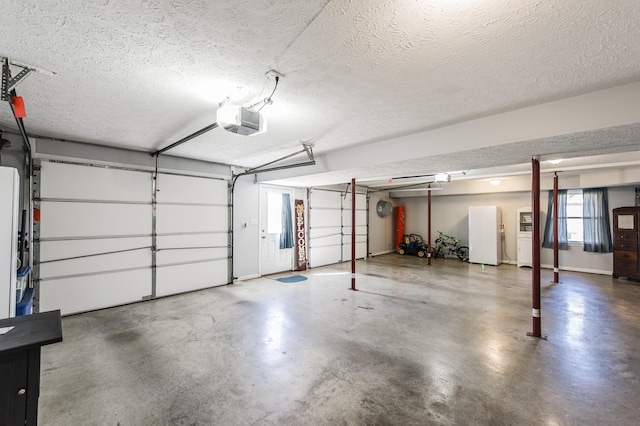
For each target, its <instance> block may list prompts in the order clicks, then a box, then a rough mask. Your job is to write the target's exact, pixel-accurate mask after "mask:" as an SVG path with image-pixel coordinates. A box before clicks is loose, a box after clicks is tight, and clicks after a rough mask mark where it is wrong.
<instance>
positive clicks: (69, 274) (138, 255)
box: [34, 161, 152, 314]
mask: <svg viewBox="0 0 640 426" xmlns="http://www.w3.org/2000/svg"><path fill="white" fill-rule="evenodd" d="M34 181H35V182H36V183H39V184H40V194H39V195H40V197H39V198H40V199H39V201H38V202H37V204H36V207H39V208H40V222H39V223H38V222H36V223H35V225H34V239H35V241H36V244H38V245H39V249H38V248H36V253H38V252H39V255H38V258H37V259H35V262H36V263H37V265H38V267H39V279H40V281H39V310H40V311H41V312H43V311H48V310H52V309H60V310H61V311H62V313H63V314H70V313H74V312H82V311H88V310H92V309H98V308H105V307H108V306H114V305H119V304H123V303H128V302H133V301H137V300H141V299H143V298H145V297H150V296H151V245H152V238H151V229H152V225H151V217H152V216H151V191H150V190H149V188H150V187H151V174H150V173H146V172H136V171H128V170H118V169H112V168H104V167H90V166H83V165H74V164H63V163H54V162H48V161H43V162H42V165H41V170H40V172H39V173H38V172H36V173H35V177H34ZM36 198H37V194H36Z"/></svg>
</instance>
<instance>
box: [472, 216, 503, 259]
mask: <svg viewBox="0 0 640 426" xmlns="http://www.w3.org/2000/svg"><path fill="white" fill-rule="evenodd" d="M502 231H503V229H502V212H501V210H500V207H496V206H478V207H469V262H470V263H482V264H484V265H496V266H497V265H499V264H500V263H501V261H502Z"/></svg>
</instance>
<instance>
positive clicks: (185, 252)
mask: <svg viewBox="0 0 640 426" xmlns="http://www.w3.org/2000/svg"><path fill="white" fill-rule="evenodd" d="M228 253H229V250H228V249H227V248H226V247H225V248H215V249H180V250H160V251H159V252H158V254H157V257H156V264H157V265H158V266H163V265H167V264H173V263H188V262H193V261H204V260H214V259H217V260H219V259H224V260H227V256H228Z"/></svg>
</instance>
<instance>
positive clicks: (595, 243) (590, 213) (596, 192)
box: [582, 188, 613, 253]
mask: <svg viewBox="0 0 640 426" xmlns="http://www.w3.org/2000/svg"><path fill="white" fill-rule="evenodd" d="M608 198H609V197H608V192H607V189H606V188H592V189H585V190H584V191H583V192H582V226H583V231H584V251H590V252H594V253H610V252H612V251H613V247H612V244H611V226H610V225H609V200H608Z"/></svg>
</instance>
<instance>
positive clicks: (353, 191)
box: [351, 178, 356, 291]
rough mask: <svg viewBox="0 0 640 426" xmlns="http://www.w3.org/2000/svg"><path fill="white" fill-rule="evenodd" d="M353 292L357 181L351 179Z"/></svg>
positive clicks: (352, 283) (354, 279)
mask: <svg viewBox="0 0 640 426" xmlns="http://www.w3.org/2000/svg"><path fill="white" fill-rule="evenodd" d="M351 290H354V291H355V290H356V180H355V178H354V179H351Z"/></svg>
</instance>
